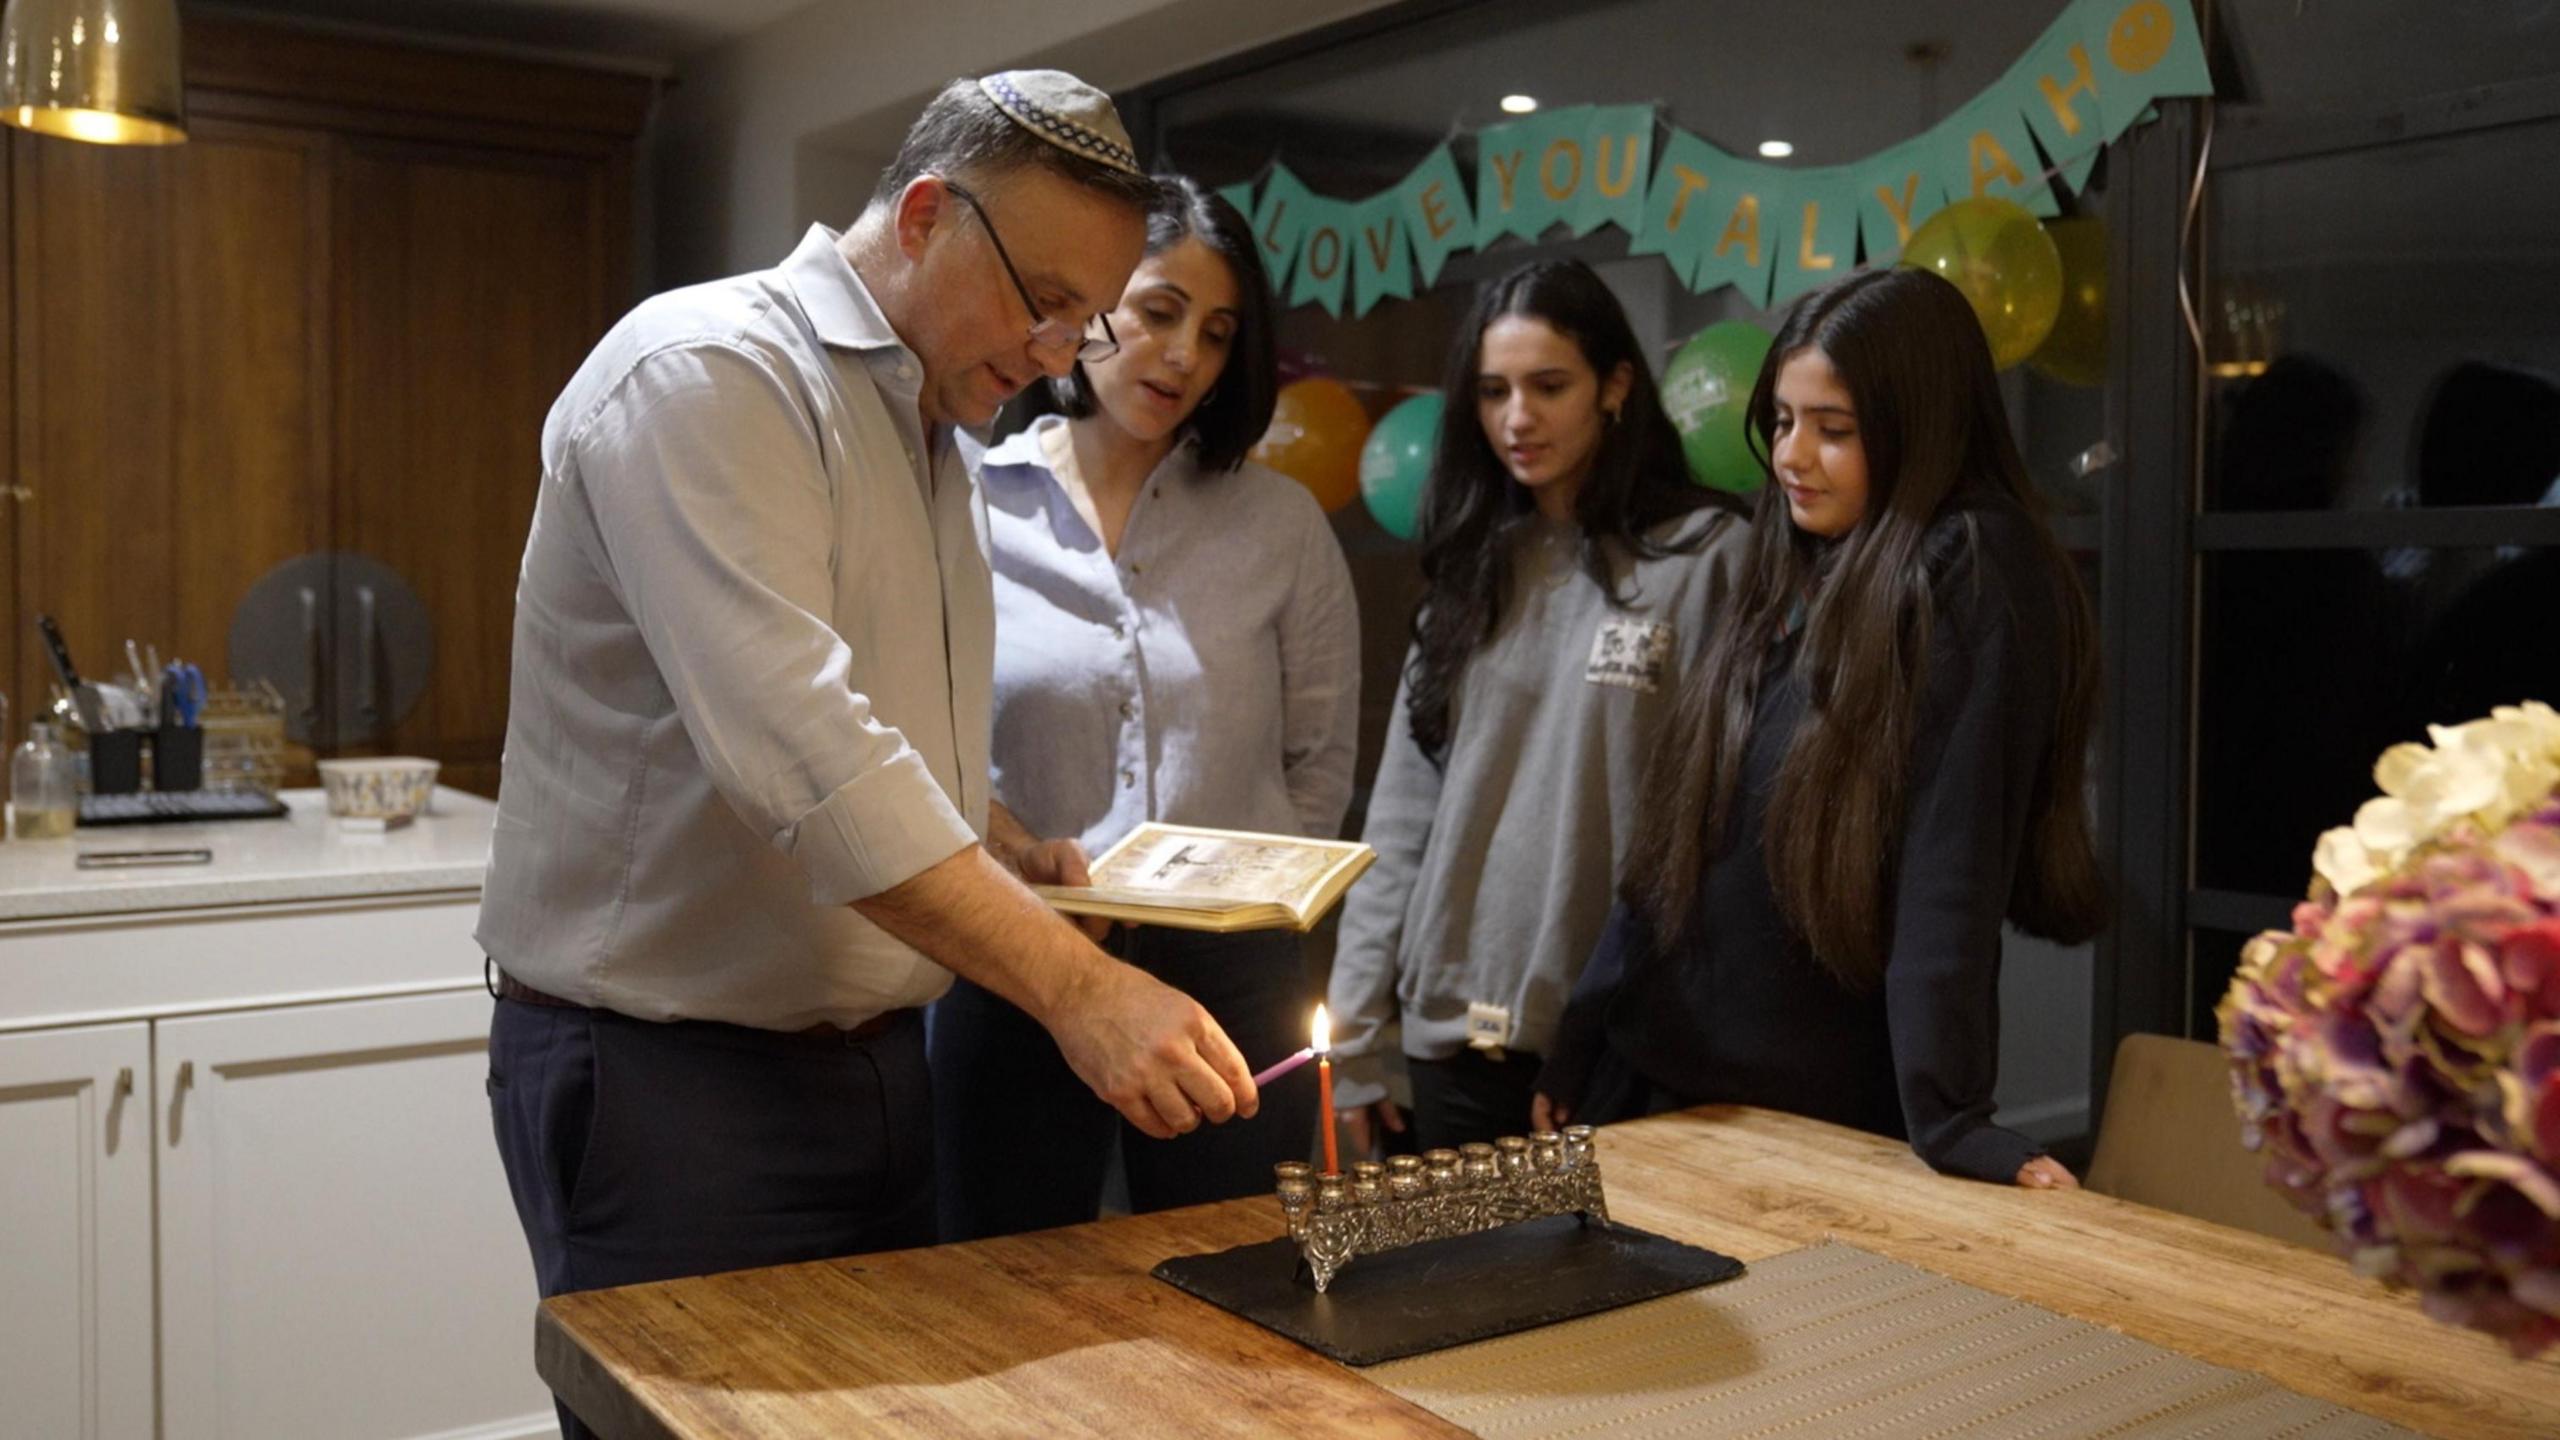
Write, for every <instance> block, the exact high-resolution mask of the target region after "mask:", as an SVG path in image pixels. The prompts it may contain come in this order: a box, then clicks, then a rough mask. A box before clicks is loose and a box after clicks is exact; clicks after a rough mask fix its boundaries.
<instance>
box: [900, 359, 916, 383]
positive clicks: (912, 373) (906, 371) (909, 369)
mask: <svg viewBox="0 0 2560 1440" xmlns="http://www.w3.org/2000/svg"><path fill="white" fill-rule="evenodd" d="M898 378H899V379H901V380H913V379H914V378H916V367H914V366H913V365H910V364H908V363H907V362H906V361H904V360H901V361H899V362H898Z"/></svg>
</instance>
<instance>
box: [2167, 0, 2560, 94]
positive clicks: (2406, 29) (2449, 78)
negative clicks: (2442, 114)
mask: <svg viewBox="0 0 2560 1440" xmlns="http://www.w3.org/2000/svg"><path fill="white" fill-rule="evenodd" d="M2212 10H2213V14H2214V23H2215V24H2216V25H2218V26H2219V27H2220V28H2221V31H2222V35H2223V39H2224V44H2225V49H2226V52H2227V55H2228V58H2229V59H2230V60H2231V61H2232V64H2231V65H2230V66H2229V67H2228V69H2227V70H2226V72H2225V73H2222V74H2220V75H2219V76H2218V77H2217V78H2218V79H2220V80H2221V81H2222V83H2223V86H2224V90H2225V97H2224V98H2225V99H2228V100H2236V101H2240V102H2243V103H2246V104H2249V105H2251V106H2258V107H2266V108H2269V109H2276V110H2283V111H2303V110H2331V111H2339V110H2361V109H2371V108H2373V107H2375V106H2379V105H2388V104H2391V103H2393V102H2396V101H2404V100H2411V99H2415V98H2417V97H2419V96H2422V95H2441V94H2443V93H2444V92H2446V91H2448V90H2464V89H2469V88H2471V87H2472V86H2475V85H2492V84H2496V83H2498V82H2501V81H2510V80H2526V79H2533V78H2536V77H2540V76H2545V75H2550V74H2553V73H2560V7H2554V6H2552V5H2548V4H2539V3H2535V4H2519V3H2517V0H2426V3H2423V4H2411V3H2396V0H2378V3H2377V0H2346V3H2337V0H2318V3H2315V4H2304V3H2303V0H2220V3H2219V4H2216V5H2214V6H2213V7H2212Z"/></svg>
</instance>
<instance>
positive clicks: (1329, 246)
mask: <svg viewBox="0 0 2560 1440" xmlns="http://www.w3.org/2000/svg"><path fill="white" fill-rule="evenodd" d="M1306 206H1307V211H1306V214H1307V222H1306V226H1305V228H1303V229H1301V230H1300V231H1299V232H1298V276H1297V279H1296V280H1294V281H1292V282H1291V283H1290V286H1289V303H1290V304H1292V305H1304V304H1306V303H1307V302H1308V301H1310V300H1312V301H1314V302H1315V303H1316V304H1318V305H1321V306H1323V307H1324V309H1325V313H1326V314H1328V315H1335V316H1339V315H1340V314H1341V313H1342V290H1343V286H1344V284H1345V283H1346V282H1348V281H1349V280H1350V279H1351V245H1352V231H1351V217H1352V216H1353V215H1354V214H1355V213H1357V212H1358V211H1359V210H1360V209H1361V207H1360V206H1357V205H1346V204H1344V203H1343V202H1341V201H1339V200H1327V199H1325V198H1324V197H1323V196H1321V195H1315V196H1310V197H1308V199H1307V202H1306Z"/></svg>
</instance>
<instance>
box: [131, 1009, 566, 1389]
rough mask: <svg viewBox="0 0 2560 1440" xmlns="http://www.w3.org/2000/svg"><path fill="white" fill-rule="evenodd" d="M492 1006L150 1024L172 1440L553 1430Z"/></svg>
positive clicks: (163, 1357) (163, 1354) (287, 1013)
mask: <svg viewBox="0 0 2560 1440" xmlns="http://www.w3.org/2000/svg"><path fill="white" fill-rule="evenodd" d="M491 1003H492V1002H491V1001H490V999H489V997H488V995H487V994H485V993H483V992H481V991H478V990H476V989H475V990H466V991H461V992H456V993H448V994H438V995H410V996H399V997H393V998H388V999H381V1000H360V1001H352V1002H347V1003H342V1004H335V1005H312V1006H286V1007H275V1008H267V1009H253V1010H245V1011H240V1012H237V1013H232V1014H222V1015H204V1016H196V1017H191V1018H183V1019H174V1020H164V1021H160V1022H157V1023H156V1024H155V1025H154V1027H153V1029H154V1031H155V1032H156V1033H155V1035H154V1043H155V1045H156V1046H157V1049H158V1052H159V1056H160V1066H159V1080H158V1085H159V1089H158V1102H159V1103H158V1106H157V1109H158V1113H159V1117H160V1125H159V1130H160V1181H159V1198H160V1394H161V1405H162V1416H163V1422H162V1426H161V1434H162V1435H163V1436H165V1437H166V1440H195V1437H226V1440H227V1437H244V1440H245V1437H252V1436H272V1435H338V1436H349V1437H354V1436H423V1435H431V1434H443V1433H445V1432H448V1431H452V1430H457V1429H463V1428H465V1427H471V1431H470V1433H473V1434H475V1435H487V1434H493V1433H497V1434H527V1433H545V1432H547V1430H548V1428H549V1426H550V1423H551V1417H550V1414H549V1413H548V1410H549V1406H548V1397H547V1395H546V1394H545V1392H544V1391H543V1388H542V1386H541V1385H540V1384H539V1383H538V1382H537V1381H536V1380H535V1379H534V1378H533V1374H532V1372H531V1369H530V1365H529V1362H530V1356H531V1351H532V1328H531V1326H532V1307H533V1304H534V1301H535V1298H536V1296H535V1293H534V1284H533V1266H532V1261H531V1260H530V1259H529V1258H528V1254H527V1251H526V1249H525V1242H524V1236H523V1234H522V1232H521V1231H520V1230H519V1229H518V1228H517V1225H516V1218H515V1211H514V1210H513V1208H512V1207H511V1206H510V1204H509V1202H508V1198H507V1188H506V1180H505V1176H504V1174H503V1173H502V1172H501V1170H500V1168H499V1165H498V1156H497V1147H496V1145H495V1143H494V1142H493V1141H492V1139H491V1137H490V1128H489V1108H488V1102H487V1100H486V1099H485V1098H484V1096H483V1091H482V1081H483V1078H484V1077H485V1076H486V1074H487V1071H488V1040H489V1007H490V1005H491ZM509 1420H515V1421H517V1422H519V1423H518V1424H517V1426H516V1427H515V1428H513V1429H499V1430H495V1431H492V1430H488V1429H482V1428H479V1427H487V1426H496V1425H499V1424H501V1423H502V1422H506V1421H509Z"/></svg>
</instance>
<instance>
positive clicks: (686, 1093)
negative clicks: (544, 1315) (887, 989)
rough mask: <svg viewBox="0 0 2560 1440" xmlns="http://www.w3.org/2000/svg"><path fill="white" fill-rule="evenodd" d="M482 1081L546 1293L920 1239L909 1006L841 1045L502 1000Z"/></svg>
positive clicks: (918, 1088)
mask: <svg viewBox="0 0 2560 1440" xmlns="http://www.w3.org/2000/svg"><path fill="white" fill-rule="evenodd" d="M488 1088H489V1108H490V1113H491V1116H492V1118H493V1119H494V1121H495V1123H496V1127H497V1136H498V1154H499V1158H500V1159H501V1160H502V1161H503V1162H504V1164H505V1166H506V1172H507V1186H508V1188H509V1189H510V1190H511V1191H512V1192H513V1193H514V1197H515V1205H516V1215H517V1218H518V1219H520V1220H521V1221H522V1222H523V1224H524V1232H525V1239H526V1240H527V1241H528V1242H529V1243H530V1244H531V1246H532V1249H533V1268H534V1274H535V1276H536V1278H537V1280H538V1281H539V1282H540V1286H541V1290H542V1293H543V1295H544V1296H546V1297H548V1296H552V1295H560V1294H565V1293H567V1292H570V1291H575V1290H597V1289H603V1288H605V1287H607V1286H613V1285H634V1284H639V1283H642V1282H644V1281H650V1280H670V1279H675V1278H678V1277H681V1276H687V1275H707V1274H712V1273H714V1272H717V1271H722V1270H739V1269H745V1268H749V1267H752V1266H759V1265H783V1264H790V1263H794V1262H797V1261H803V1260H822V1259H828V1258H831V1257H834V1256H839V1255H855V1254H860V1253H862V1252H865V1251H871V1250H893V1249H902V1248H905V1247H909V1246H916V1245H929V1244H931V1243H933V1239H934V1215H933V1195H934V1156H933V1094H932V1082H931V1079H930V1077H929V1075H928V1073H927V1071H926V1068H925V1054H924V1026H923V1024H922V1023H921V1021H920V1020H919V1019H918V1018H917V1017H915V1016H912V1015H910V1016H908V1017H906V1018H904V1019H903V1020H902V1021H901V1022H900V1023H898V1024H895V1025H893V1026H891V1027H890V1028H889V1029H888V1030H887V1031H886V1032H884V1033H882V1034H879V1035H877V1036H873V1037H871V1038H869V1039H866V1040H862V1041H855V1042H849V1041H847V1040H845V1039H844V1038H842V1037H841V1036H829V1037H813V1036H808V1035H790V1034H779V1033H776V1032H773V1031H766V1030H753V1029H748V1028H745V1027H742V1026H736V1025H723V1024H717V1023H713V1022H709V1021H693V1020H687V1021H676V1022H673V1023H658V1022H653V1021H647V1020H635V1019H632V1018H630V1017H628V1016H624V1015H617V1014H614V1013H612V1012H611V1011H605V1010H585V1009H570V1008H562V1007H557V1006H547V1005H530V1004H525V1003H523V1002H521V1001H516V1000H500V1001H499V1002H498V1004H497V1011H496V1014H495V1016H494V1017H493V1018H492V1020H491V1021H490V1027H489V1085H488ZM561 1426H562V1431H563V1434H564V1436H567V1437H574V1436H579V1435H583V1434H586V1433H588V1432H587V1431H586V1430H585V1429H584V1428H583V1427H582V1426H580V1425H579V1424H578V1423H577V1421H576V1420H575V1418H574V1417H572V1416H571V1415H570V1414H569V1412H568V1409H567V1407H566V1406H563V1407H562V1408H561Z"/></svg>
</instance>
